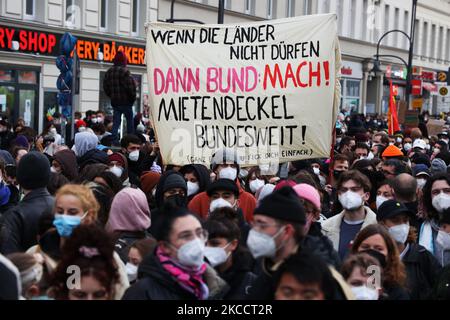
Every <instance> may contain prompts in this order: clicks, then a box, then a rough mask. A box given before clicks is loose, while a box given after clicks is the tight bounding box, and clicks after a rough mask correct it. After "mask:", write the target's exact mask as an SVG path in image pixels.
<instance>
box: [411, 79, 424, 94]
mask: <svg viewBox="0 0 450 320" xmlns="http://www.w3.org/2000/svg"><path fill="white" fill-rule="evenodd" d="M411 87H412V89H411V94H412V95H415V96H420V95H421V94H422V80H418V79H412V80H411Z"/></svg>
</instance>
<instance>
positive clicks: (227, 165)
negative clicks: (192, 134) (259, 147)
mask: <svg viewBox="0 0 450 320" xmlns="http://www.w3.org/2000/svg"><path fill="white" fill-rule="evenodd" d="M211 169H212V171H213V172H214V174H215V176H216V179H229V180H232V181H234V183H235V184H236V186H237V187H238V189H239V208H241V209H242V211H243V213H244V218H245V220H246V221H247V222H251V221H252V220H253V211H254V209H255V207H256V199H255V197H254V196H253V195H252V194H251V193H249V192H246V191H244V189H243V188H242V186H241V183H240V182H239V179H238V172H239V170H240V167H239V159H238V156H237V153H236V152H235V151H234V150H231V149H220V150H218V151H217V152H216V153H215V154H214V155H213V158H212V160H211ZM209 209H210V199H209V197H208V195H207V193H206V192H201V193H199V194H197V195H196V196H195V197H194V198H193V199H192V200H191V201H190V202H189V210H190V211H192V212H194V213H196V214H198V215H199V216H201V217H202V218H206V217H207V216H208V211H209Z"/></svg>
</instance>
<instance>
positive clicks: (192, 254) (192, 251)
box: [177, 238, 205, 269]
mask: <svg viewBox="0 0 450 320" xmlns="http://www.w3.org/2000/svg"><path fill="white" fill-rule="evenodd" d="M204 257H205V242H204V241H202V240H200V239H198V238H197V239H194V240H192V241H189V242H187V243H185V244H183V245H182V246H181V247H180V248H179V249H178V252H177V258H178V262H180V263H181V264H182V265H183V266H186V267H190V268H195V269H198V268H200V267H201V266H202V264H203V263H204V261H203V259H204Z"/></svg>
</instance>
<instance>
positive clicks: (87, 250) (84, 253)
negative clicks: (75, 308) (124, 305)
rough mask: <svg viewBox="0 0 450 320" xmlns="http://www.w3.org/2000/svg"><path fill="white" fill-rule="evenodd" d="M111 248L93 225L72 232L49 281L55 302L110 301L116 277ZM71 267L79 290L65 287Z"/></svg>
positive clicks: (116, 280) (109, 241)
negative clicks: (75, 267)
mask: <svg viewBox="0 0 450 320" xmlns="http://www.w3.org/2000/svg"><path fill="white" fill-rule="evenodd" d="M113 252H114V244H113V242H112V241H111V239H110V238H109V237H108V235H107V234H106V233H105V231H103V230H102V229H100V228H98V227H96V226H95V225H85V226H80V227H78V228H76V229H75V230H74V232H73V235H72V236H71V237H70V238H69V239H68V240H67V242H66V243H65V244H64V246H63V249H62V259H61V262H60V263H59V264H58V267H57V269H56V270H55V273H54V274H53V279H52V288H51V295H52V296H53V297H54V298H55V299H56V300H113V299H114V296H115V295H116V290H117V289H116V286H117V284H118V283H119V274H118V270H117V266H116V265H115V263H114V258H113ZM71 266H78V268H79V271H80V276H81V279H80V280H79V284H80V286H79V287H77V286H72V287H71V286H68V285H67V284H68V283H70V282H69V281H70V279H69V277H70V276H71V273H69V272H67V270H70V267H71Z"/></svg>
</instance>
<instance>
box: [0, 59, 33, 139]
mask: <svg viewBox="0 0 450 320" xmlns="http://www.w3.org/2000/svg"><path fill="white" fill-rule="evenodd" d="M40 71H41V70H40V68H33V67H25V66H24V67H19V66H10V65H3V64H2V65H0V116H1V117H2V118H7V119H8V121H9V122H10V123H11V124H15V123H16V122H17V120H18V119H19V118H22V119H24V121H25V124H26V125H27V126H29V127H32V128H33V129H35V130H37V129H38V125H39V124H38V119H39V117H38V110H39V75H40Z"/></svg>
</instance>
